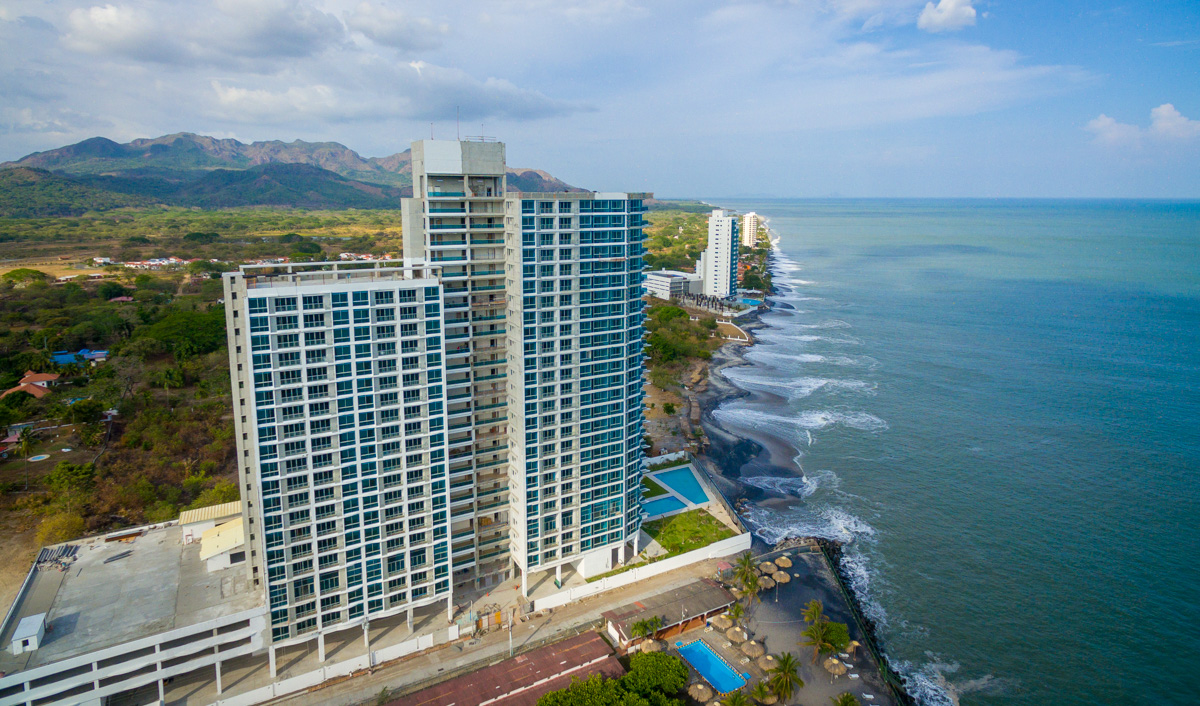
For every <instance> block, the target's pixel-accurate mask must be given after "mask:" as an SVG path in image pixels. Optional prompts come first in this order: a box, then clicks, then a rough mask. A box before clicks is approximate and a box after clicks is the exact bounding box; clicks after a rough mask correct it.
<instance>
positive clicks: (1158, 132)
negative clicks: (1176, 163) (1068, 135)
mask: <svg viewBox="0 0 1200 706" xmlns="http://www.w3.org/2000/svg"><path fill="white" fill-rule="evenodd" d="M1084 129H1085V130H1087V131H1088V132H1090V133H1092V135H1093V136H1094V137H1093V141H1094V142H1095V143H1096V144H1099V145H1106V146H1110V147H1133V148H1139V147H1142V146H1143V145H1145V144H1146V143H1149V142H1152V143H1154V144H1156V145H1160V146H1161V145H1168V144H1180V143H1185V142H1190V141H1192V140H1195V139H1197V138H1200V120H1191V119H1189V118H1187V117H1184V116H1183V115H1182V114H1181V113H1180V112H1179V111H1178V110H1176V109H1175V106H1173V105H1171V104H1170V103H1163V104H1162V105H1160V106H1158V107H1157V108H1154V109H1152V110H1151V111H1150V126H1149V127H1147V128H1142V127H1139V126H1137V125H1132V124H1130V123H1122V122H1118V121H1117V120H1116V119H1114V118H1110V117H1109V116H1107V115H1104V114H1101V115H1099V116H1097V117H1096V118H1093V119H1092V120H1090V121H1088V124H1087V125H1085V126H1084Z"/></svg>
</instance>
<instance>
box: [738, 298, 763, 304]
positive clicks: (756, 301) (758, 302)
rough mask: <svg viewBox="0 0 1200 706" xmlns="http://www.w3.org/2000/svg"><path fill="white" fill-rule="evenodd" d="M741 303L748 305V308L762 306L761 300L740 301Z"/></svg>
mask: <svg viewBox="0 0 1200 706" xmlns="http://www.w3.org/2000/svg"><path fill="white" fill-rule="evenodd" d="M742 303H743V304H749V305H750V306H758V305H759V304H762V300H761V299H742Z"/></svg>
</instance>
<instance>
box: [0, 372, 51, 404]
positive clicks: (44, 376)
mask: <svg viewBox="0 0 1200 706" xmlns="http://www.w3.org/2000/svg"><path fill="white" fill-rule="evenodd" d="M56 382H58V373H35V372H33V371H32V370H27V371H25V377H23V378H21V381H20V382H18V383H17V386H16V387H14V388H12V389H10V390H6V391H5V392H4V394H2V395H0V397H8V396H9V395H11V394H13V393H14V392H28V393H29V394H31V395H33V396H34V397H36V398H38V399H39V400H40V399H42V398H43V397H45V396H46V395H48V394H50V387H51V386H52V385H54V384H55V383H56Z"/></svg>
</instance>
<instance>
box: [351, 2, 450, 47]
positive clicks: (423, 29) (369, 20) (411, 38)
mask: <svg viewBox="0 0 1200 706" xmlns="http://www.w3.org/2000/svg"><path fill="white" fill-rule="evenodd" d="M346 26H347V27H349V28H350V29H352V30H354V31H356V32H361V33H362V34H363V35H365V36H366V37H368V38H369V39H370V40H371V41H373V42H375V43H377V44H383V45H385V46H389V47H393V48H395V49H399V50H401V51H405V52H416V51H420V50H425V49H436V48H437V47H439V46H441V44H442V41H443V39H444V38H445V36H446V34H447V33H449V31H450V25H448V24H446V23H444V22H442V23H438V22H434V21H432V20H430V19H428V18H425V17H413V16H411V15H409V14H408V13H405V12H402V11H400V10H393V9H392V8H390V7H387V6H384V5H373V4H371V3H368V2H364V3H360V4H359V5H358V7H356V8H354V10H352V11H351V12H349V13H347V14H346Z"/></svg>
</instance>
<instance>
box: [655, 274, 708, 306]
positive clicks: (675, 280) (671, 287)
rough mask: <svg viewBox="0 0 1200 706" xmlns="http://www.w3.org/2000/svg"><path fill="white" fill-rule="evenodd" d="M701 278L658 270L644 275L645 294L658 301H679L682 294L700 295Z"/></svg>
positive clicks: (702, 282) (702, 284)
mask: <svg viewBox="0 0 1200 706" xmlns="http://www.w3.org/2000/svg"><path fill="white" fill-rule="evenodd" d="M703 290H704V281H703V278H702V277H701V276H700V275H698V274H692V273H690V272H680V271H678V270H659V271H657V272H647V273H646V294H649V295H650V296H652V297H657V298H658V299H668V300H669V299H679V298H681V297H683V295H684V294H701V293H703Z"/></svg>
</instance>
